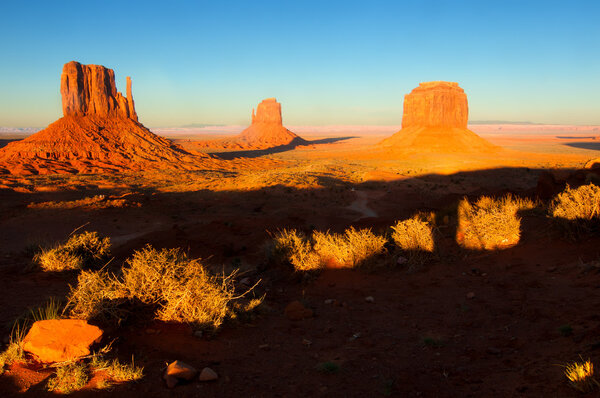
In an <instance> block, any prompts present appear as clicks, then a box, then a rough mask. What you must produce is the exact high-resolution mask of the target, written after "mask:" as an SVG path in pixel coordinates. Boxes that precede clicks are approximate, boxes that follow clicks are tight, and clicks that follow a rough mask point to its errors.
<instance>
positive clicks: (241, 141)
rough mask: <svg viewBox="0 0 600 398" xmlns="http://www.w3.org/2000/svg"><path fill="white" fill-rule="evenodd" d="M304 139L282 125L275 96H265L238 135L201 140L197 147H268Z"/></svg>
mask: <svg viewBox="0 0 600 398" xmlns="http://www.w3.org/2000/svg"><path fill="white" fill-rule="evenodd" d="M303 144H306V141H305V140H304V139H302V138H300V137H299V136H297V135H296V134H294V133H293V132H291V131H290V130H288V129H286V128H285V127H283V121H282V117H281V104H280V103H279V102H277V100H276V99H275V98H267V99H265V100H263V101H262V102H261V103H260V104H258V106H257V107H256V112H255V111H254V109H252V123H251V124H250V126H249V127H248V128H247V129H245V130H244V131H242V132H241V133H240V134H239V135H238V136H236V137H233V138H229V139H225V140H212V141H203V142H198V143H197V144H196V146H197V147H199V148H215V149H226V150H232V149H269V148H274V147H281V146H286V145H291V146H296V145H303Z"/></svg>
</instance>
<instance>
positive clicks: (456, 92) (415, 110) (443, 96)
mask: <svg viewBox="0 0 600 398" xmlns="http://www.w3.org/2000/svg"><path fill="white" fill-rule="evenodd" d="M468 119H469V105H468V103H467V95H466V94H465V92H464V90H463V89H462V88H460V87H458V83H452V82H426V83H420V84H419V87H417V88H415V89H414V90H413V91H411V93H410V94H407V95H406V96H404V115H403V116H402V128H406V127H411V126H419V127H457V128H463V129H466V128H467V121H468Z"/></svg>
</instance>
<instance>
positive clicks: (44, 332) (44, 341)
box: [23, 319, 103, 363]
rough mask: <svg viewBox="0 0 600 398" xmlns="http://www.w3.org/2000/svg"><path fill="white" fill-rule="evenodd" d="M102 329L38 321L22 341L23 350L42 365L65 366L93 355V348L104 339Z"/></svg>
mask: <svg viewBox="0 0 600 398" xmlns="http://www.w3.org/2000/svg"><path fill="white" fill-rule="evenodd" d="M102 333H103V332H102V329H100V328H99V327H97V326H94V325H90V324H88V323H87V322H86V321H84V320H81V319H48V320H43V321H37V322H35V323H34V324H33V325H32V326H31V329H30V330H29V332H28V333H27V335H26V336H25V338H24V339H23V350H24V351H27V352H30V353H32V354H33V355H35V356H36V357H37V359H38V360H39V361H40V362H45V363H51V362H62V361H69V360H73V359H77V358H80V357H83V356H86V355H89V354H90V346H92V345H93V344H94V343H97V342H99V341H100V339H101V338H102Z"/></svg>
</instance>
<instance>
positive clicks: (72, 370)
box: [47, 363, 90, 394]
mask: <svg viewBox="0 0 600 398" xmlns="http://www.w3.org/2000/svg"><path fill="white" fill-rule="evenodd" d="M89 378H90V377H89V374H88V371H87V366H86V365H85V364H84V363H72V364H69V365H66V366H61V367H59V368H57V369H56V373H55V374H54V376H51V377H50V379H48V384H47V388H48V391H55V392H59V393H62V394H70V393H72V392H74V391H77V390H80V389H82V388H83V387H84V386H85V385H86V384H87V382H88V380H89Z"/></svg>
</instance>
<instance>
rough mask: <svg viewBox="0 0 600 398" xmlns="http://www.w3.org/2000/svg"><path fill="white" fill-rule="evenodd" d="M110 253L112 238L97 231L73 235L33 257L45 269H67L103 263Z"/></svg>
mask: <svg viewBox="0 0 600 398" xmlns="http://www.w3.org/2000/svg"><path fill="white" fill-rule="evenodd" d="M109 255H110V238H108V237H104V238H101V237H100V236H99V235H98V233H97V232H87V231H86V232H83V233H81V234H75V235H72V236H71V237H70V238H69V240H67V242H65V243H63V244H59V245H57V246H55V247H52V248H50V249H43V250H41V251H40V252H39V253H38V254H36V255H35V256H34V258H33V260H34V262H35V263H37V264H38V265H39V266H40V267H41V268H42V269H43V270H44V271H65V270H74V269H83V268H89V267H92V266H97V265H99V264H101V262H102V261H103V260H106V259H107V258H108V256H109Z"/></svg>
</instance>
